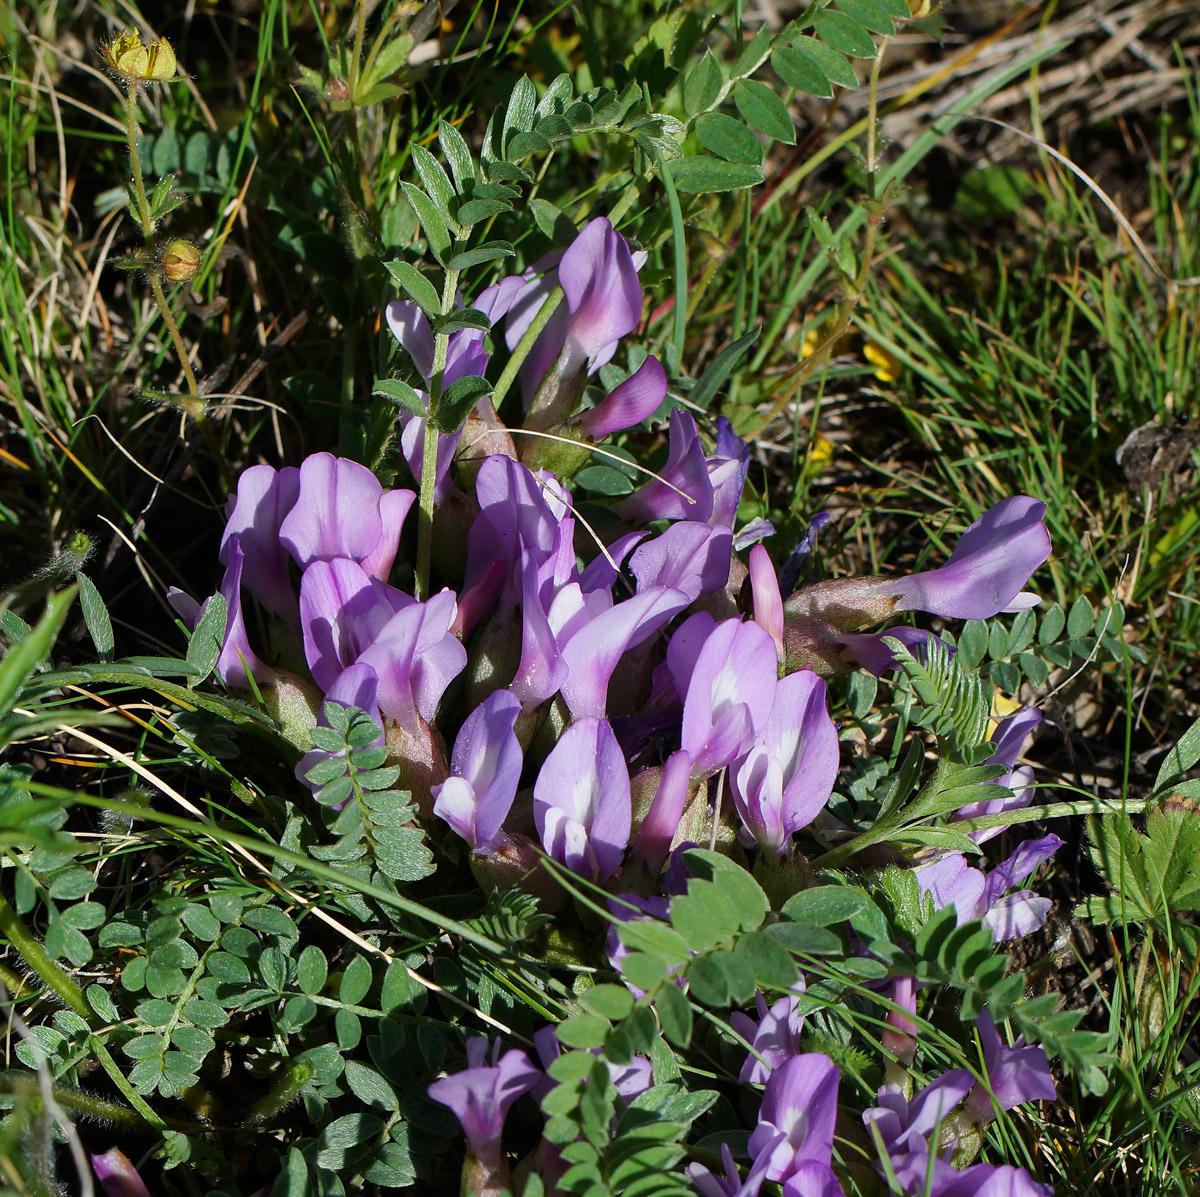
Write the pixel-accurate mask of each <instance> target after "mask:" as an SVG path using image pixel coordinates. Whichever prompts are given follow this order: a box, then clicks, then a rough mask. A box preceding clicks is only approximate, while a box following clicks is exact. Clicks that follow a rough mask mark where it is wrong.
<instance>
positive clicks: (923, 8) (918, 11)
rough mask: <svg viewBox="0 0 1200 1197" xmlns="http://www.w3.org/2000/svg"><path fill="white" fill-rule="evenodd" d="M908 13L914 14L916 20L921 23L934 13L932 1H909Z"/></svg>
mask: <svg viewBox="0 0 1200 1197" xmlns="http://www.w3.org/2000/svg"><path fill="white" fill-rule="evenodd" d="M908 11H909V12H910V13H912V15H913V19H914V20H917V21H919V20H920V19H921V18H922V17H927V16H929V14H930V13H931V12H933V5H932V4H931V3H930V0H908Z"/></svg>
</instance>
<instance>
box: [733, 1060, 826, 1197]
mask: <svg viewBox="0 0 1200 1197" xmlns="http://www.w3.org/2000/svg"><path fill="white" fill-rule="evenodd" d="M837 1096H838V1070H837V1065H836V1064H834V1062H833V1061H832V1060H831V1059H830V1058H829V1057H828V1056H825V1055H822V1054H820V1053H819V1052H808V1053H805V1054H804V1055H799V1056H793V1057H792V1058H791V1059H790V1060H786V1061H784V1063H783V1064H781V1065H780V1066H779V1067H778V1068H777V1069H775V1070H774V1071H773V1072H772V1073H771V1075H770V1077H769V1078H768V1080H767V1087H766V1089H765V1090H764V1091H763V1100H762V1107H761V1108H760V1109H759V1113H758V1125H757V1126H756V1127H755V1128H754V1131H753V1133H752V1134H751V1135H750V1142H749V1150H750V1155H751V1157H752V1158H753V1159H754V1161H755V1162H756V1163H757V1162H758V1159H759V1157H760V1156H762V1155H765V1156H766V1157H767V1159H768V1164H767V1168H766V1174H765V1175H766V1179H767V1180H775V1181H786V1180H788V1179H789V1178H791V1177H794V1176H797V1175H798V1174H799V1175H803V1176H804V1177H805V1178H806V1179H810V1180H812V1181H814V1182H816V1183H815V1184H814V1186H813V1187H814V1188H816V1191H817V1192H821V1191H822V1189H823V1188H824V1187H825V1185H826V1184H828V1182H829V1180H830V1179H831V1178H832V1169H831V1164H832V1161H833V1128H834V1123H835V1122H836V1120H837ZM781 1136H782V1137H781ZM834 1183H836V1181H835V1182H834ZM817 1186H820V1187H817ZM835 1191H836V1190H835Z"/></svg>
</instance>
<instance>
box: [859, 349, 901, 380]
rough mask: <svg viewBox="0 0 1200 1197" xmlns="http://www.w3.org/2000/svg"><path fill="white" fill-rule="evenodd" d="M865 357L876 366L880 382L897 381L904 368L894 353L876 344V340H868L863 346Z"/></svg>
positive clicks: (876, 373) (876, 375)
mask: <svg viewBox="0 0 1200 1197" xmlns="http://www.w3.org/2000/svg"><path fill="white" fill-rule="evenodd" d="M863 357H865V358H866V359H867V361H869V362H870V363H871V365H872V366H875V367H876V370H875V377H876V378H878V379H879V381H880V382H895V381H896V379H898V378H899V377H900V374H901V372H902V371H903V369H904V367H903V366H902V365H901V363H900V359H899V358H898V357H897V356H896V355H895V354H894V353H890V352H889V351H888V350H886V349H884V347H883V346H882V345H876V344H875V342H874V341H868V342H867V343H866V344H865V345H864V346H863Z"/></svg>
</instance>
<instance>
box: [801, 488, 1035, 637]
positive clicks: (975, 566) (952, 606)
mask: <svg viewBox="0 0 1200 1197" xmlns="http://www.w3.org/2000/svg"><path fill="white" fill-rule="evenodd" d="M1045 514H1046V506H1045V504H1044V503H1040V502H1038V500H1037V499H1031V498H1028V497H1027V496H1025V495H1015V496H1014V497H1012V498H1010V499H1004V500H1002V501H1001V502H999V503H997V504H996V505H995V506H994V507H992V508H991V509H990V510H988V511H986V512H985V513H984V514H983V515H982V516H980V518H979V519H977V520H976V521H975V522H974V523H973V524H972V525H971V526H970V527H969V528H968V529H967V530H966V531H965V532H964V533H963V535H962V537H961V539H960V540H959V542H958V545H957V546H956V548H955V550H954V552H953V553H951V554H950V557H949V559H948V560H947V561H946V563H945V564H944V565H942V566H940V567H939V568H937V569H931V570H926V571H923V572H921V573H916V574H910V575H908V576H907V577H900V578H838V579H835V580H832V581H828V582H818V583H817V584H816V585H815V586H806V587H805V588H804V589H803V590H799V591H797V592H796V593H795V594H793V595H792V596H791V598H789V599H788V600H787V603H786V604H785V610H786V612H787V614H788V616H789V617H790V618H793V619H795V618H814V619H823V620H827V621H828V622H829V623H831V624H833V625H835V626H836V627H839V628H841V629H843V630H844V631H856V630H858V629H859V628H864V627H869V626H870V625H872V624H877V623H882V622H883V621H884V620H886V619H889V618H891V617H892V616H893V615H895V614H898V613H900V612H902V611H928V612H929V613H930V614H932V615H941V616H943V617H945V618H948V619H991V618H992V616H994V615H999V614H1000V613H1001V612H1002V611H1023V610H1025V609H1027V608H1028V607H1032V606H1034V605H1035V604H1036V603H1037V602H1038V601H1039V600H1038V598H1037V596H1036V595H1034V594H1029V593H1027V592H1025V591H1024V590H1023V589H1022V588H1023V587H1024V586H1025V584H1026V582H1028V581H1029V578H1030V576H1031V575H1032V574H1033V572H1034V570H1036V569H1037V568H1038V566H1039V565H1041V564H1042V562H1044V561H1045V560H1046V558H1047V557H1049V555H1050V534H1049V532H1047V531H1046V525H1045V524H1044V523H1043V518H1044V516H1045Z"/></svg>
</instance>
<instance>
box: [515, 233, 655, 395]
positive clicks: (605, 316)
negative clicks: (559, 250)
mask: <svg viewBox="0 0 1200 1197" xmlns="http://www.w3.org/2000/svg"><path fill="white" fill-rule="evenodd" d="M645 260H646V259H645V255H644V254H639V255H637V257H636V258H635V256H634V255H633V254H632V253H630V250H629V243H628V242H627V241H626V240H625V238H624V237H622V236H621V234H620V233H618V232H617V231H616V229H614V228H613V226H612V224H611V222H610V221H609V220H608V219H607V218H605V217H603V216H598V217H597V218H596V219H595V220H593V221H590V222H589V223H588V224H587V225H585V226H584V228H583V230H582V231H581V232H580V233H579V235H578V236H577V237H576V238H575V240H574V241H573V242H572V243H571V245H570V247H569V248H568V249H567V251H566V252H565V253H564V254H563V255H562V257H561V258H560V259H559V262H558V267H557V270H548V271H547V272H546V273H545V274H543V275H542V277H541V278H539V279H536V280H531V281H529V282H527V283H526V284H525V287H524V289H523V290H522V291H521V293H520V295H518V296H517V298H516V300H515V301H514V302H513V304H512V307H511V309H510V310H509V315H508V320H507V322H506V324H505V340H506V342H507V344H508V347H509V349H515V348H516V346H517V343H518V342H519V341H520V340H521V338H522V337H523V336H524V335H525V332H526V330H527V329H528V328H529V326H530V325H531V324H532V323H533V321H534V318H535V317H536V316H537V314H538V312H539V311H540V310H541V308H542V305H543V304H544V303H545V302H546V300H547V298H549V296H550V294H551V292H552V291H553V290H554V287H555V285H556V284H557V285H559V286H561V287H562V289H563V295H564V296H565V300H566V302H565V303H563V304H562V305H560V307H559V308H558V310H557V311H556V312H555V313H554V315H553V316H552V317H551V318H550V322H549V323H548V324H547V325H546V327H545V328H544V329H543V330H542V332H541V334H540V335H539V337H538V339H537V341H536V342H535V343H534V346H533V348H532V350H531V351H530V353H529V356H528V357H527V358H526V359H525V362H524V364H523V366H522V369H521V385H522V388H523V389H524V391H525V395H526V397H527V398H529V397H532V395H533V394H534V392H535V391H536V390H537V388H538V384H539V383H540V382H541V381H542V378H543V377H544V376H545V374H546V372H547V371H548V370H549V369H550V367H551V366H552V365H553V364H554V363H555V361H557V360H558V358H559V356H560V355H561V356H562V357H563V358H564V363H563V365H564V371H563V372H564V373H566V374H571V373H575V372H576V371H578V370H580V369H582V368H584V367H586V369H587V372H588V373H589V374H591V373H592V372H594V371H596V370H598V369H599V368H600V367H601V366H603V365H604V364H605V363H606V362H608V361H610V360H611V359H612V355H613V353H614V352H616V348H617V342H618V341H620V339H621V338H622V337H623V336H625V335H626V334H627V333H631V332H633V330H634V329H635V328H637V326H638V323H639V321H640V320H641V318H642V288H641V284H640V283H639V282H638V277H637V272H638V269H639V267H640V266H641V264H642V262H644V261H645ZM547 264H549V263H547Z"/></svg>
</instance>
